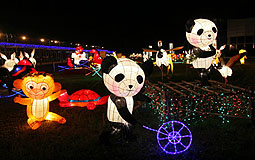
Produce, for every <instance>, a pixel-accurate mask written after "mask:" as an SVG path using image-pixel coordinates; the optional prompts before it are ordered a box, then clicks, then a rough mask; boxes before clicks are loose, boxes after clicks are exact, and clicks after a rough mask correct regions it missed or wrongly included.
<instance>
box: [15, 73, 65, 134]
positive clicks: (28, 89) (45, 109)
mask: <svg viewBox="0 0 255 160" xmlns="http://www.w3.org/2000/svg"><path fill="white" fill-rule="evenodd" d="M13 85H14V87H15V88H18V89H22V91H23V92H24V94H25V95H26V96H27V97H28V98H21V96H17V97H15V98H14V102H15V103H19V104H22V105H27V116H28V120H27V123H28V124H29V126H30V127H31V128H32V129H33V130H36V129H37V128H39V127H40V126H41V123H42V121H44V120H51V121H57V122H58V123H60V124H64V123H65V122H66V119H65V118H64V117H62V116H60V115H58V114H56V113H53V112H49V102H50V101H53V100H55V99H56V98H58V96H59V95H60V94H62V93H64V92H66V90H61V84H60V83H57V82H54V80H53V78H52V76H51V75H50V74H47V73H43V74H42V73H30V74H28V75H26V76H24V77H23V78H22V79H16V80H15V81H14V83H13Z"/></svg>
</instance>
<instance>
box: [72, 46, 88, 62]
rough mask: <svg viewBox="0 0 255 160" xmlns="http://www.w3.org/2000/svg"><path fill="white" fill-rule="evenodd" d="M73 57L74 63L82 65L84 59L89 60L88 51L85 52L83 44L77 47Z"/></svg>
mask: <svg viewBox="0 0 255 160" xmlns="http://www.w3.org/2000/svg"><path fill="white" fill-rule="evenodd" d="M71 58H72V59H73V60H74V64H75V65H77V66H79V65H80V61H82V60H84V61H86V60H87V58H86V53H85V52H83V48H82V46H78V47H76V49H75V52H74V53H72V56H71Z"/></svg>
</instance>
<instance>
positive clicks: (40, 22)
mask: <svg viewBox="0 0 255 160" xmlns="http://www.w3.org/2000/svg"><path fill="white" fill-rule="evenodd" d="M242 2H243V3H242V4H240V2H238V3H239V4H235V3H236V2H235V1H233V2H231V3H230V1H227V2H225V3H228V4H227V5H226V4H220V3H219V2H217V1H205V3H204V4H202V3H197V4H192V5H191V4H186V2H184V1H181V2H180V1H179V2H174V1H151V2H150V1H147V2H146V3H145V2H144V1H141V2H139V1H116V2H114V3H113V2H109V1H103V2H100V1H93V2H90V1H76V0H74V1H58V0H57V1H54V2H53V0H43V1H40V2H39V1H38V2H37V1H22V0H20V1H16V2H15V1H14V2H5V4H2V5H1V15H0V20H1V21H0V28H1V30H2V32H10V33H15V34H17V35H19V34H27V36H33V37H39V38H41V37H45V38H50V39H57V40H62V41H67V42H77V43H85V44H89V45H100V46H104V47H105V48H106V49H109V50H117V51H118V52H133V51H141V49H142V48H143V47H147V46H148V45H150V44H152V45H153V46H155V47H156V44H157V41H158V40H162V41H163V46H165V47H167V45H168V43H169V42H173V43H174V45H175V46H180V45H183V44H184V41H185V22H186V21H187V20H188V19H190V18H200V17H202V18H209V19H214V18H222V19H227V18H246V17H255V3H254V1H248V2H246V3H244V1H242ZM212 3H213V4H212ZM221 3H224V1H221Z"/></svg>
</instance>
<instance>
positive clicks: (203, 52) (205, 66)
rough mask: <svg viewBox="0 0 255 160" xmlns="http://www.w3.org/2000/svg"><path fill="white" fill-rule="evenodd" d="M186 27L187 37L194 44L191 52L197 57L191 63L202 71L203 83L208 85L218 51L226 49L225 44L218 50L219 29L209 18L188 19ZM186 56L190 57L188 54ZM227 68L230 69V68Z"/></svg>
mask: <svg viewBox="0 0 255 160" xmlns="http://www.w3.org/2000/svg"><path fill="white" fill-rule="evenodd" d="M185 28H186V39H187V41H188V42H189V43H190V44H191V45H192V46H193V49H192V50H191V54H193V55H195V56H196V59H194V60H192V61H191V64H192V65H193V67H194V68H196V69H198V71H199V72H200V78H201V83H202V85H208V84H209V83H208V76H209V73H210V71H211V70H212V69H213V63H214V62H215V59H216V53H217V51H218V52H219V51H220V50H222V49H224V47H225V46H222V47H221V48H220V50H217V44H216V38H217V34H218V29H217V27H216V25H215V24H214V23H213V22H212V21H210V20H208V19H202V18H200V19H195V20H188V21H187V23H186V26H185ZM188 56H189V54H188ZM186 58H187V59H189V57H187V56H186ZM216 65H218V64H216ZM214 67H215V66H214ZM219 67H220V66H219ZM217 69H220V68H217ZM227 69H228V70H230V68H227ZM231 73H232V72H231Z"/></svg>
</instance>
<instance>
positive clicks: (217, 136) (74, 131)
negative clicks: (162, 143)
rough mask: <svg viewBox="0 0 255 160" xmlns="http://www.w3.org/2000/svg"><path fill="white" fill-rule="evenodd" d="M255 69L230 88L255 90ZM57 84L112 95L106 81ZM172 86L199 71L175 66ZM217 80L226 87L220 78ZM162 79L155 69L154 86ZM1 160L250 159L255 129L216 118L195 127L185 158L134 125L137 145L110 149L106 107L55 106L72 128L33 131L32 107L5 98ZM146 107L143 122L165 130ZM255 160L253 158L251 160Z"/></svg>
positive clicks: (243, 71) (80, 78) (248, 68)
mask: <svg viewBox="0 0 255 160" xmlns="http://www.w3.org/2000/svg"><path fill="white" fill-rule="evenodd" d="M254 73H255V64H252V63H251V64H249V63H247V64H246V65H236V66H234V67H233V76H232V77H230V78H229V83H231V84H235V85H238V86H241V87H248V86H253V85H254V82H255V81H254V78H255V74H254ZM54 78H55V81H56V82H60V83H61V84H62V87H63V89H67V91H68V93H69V94H72V93H73V92H75V91H77V90H79V89H91V90H93V91H95V92H97V93H98V94H99V95H100V96H105V95H107V94H109V92H108V91H107V89H106V88H105V86H104V85H103V82H102V79H100V78H99V77H97V76H95V77H92V76H87V77H86V76H84V75H81V74H79V75H75V74H70V75H66V74H63V73H54ZM170 79H171V80H172V81H180V80H186V81H193V80H195V79H198V77H197V72H196V71H194V70H193V69H190V68H189V67H188V66H186V65H183V64H178V65H175V68H174V74H172V75H171V76H170ZM212 79H214V80H218V81H221V82H223V79H222V78H221V77H220V75H219V73H215V74H214V75H213V76H212ZM159 80H161V74H160V72H159V70H158V69H157V68H155V70H154V72H153V75H152V76H151V77H150V81H152V82H153V83H156V82H157V81H159ZM164 81H167V78H166V77H165V78H164ZM0 101H1V102H0V127H1V129H0V159H56V158H57V159H176V160H177V159H189V160H190V159H194V160H196V159H202V160H206V159H212V160H216V159H217V160H218V159H231V160H232V159H249V158H248V157H253V156H254V151H255V126H254V124H252V122H251V121H250V120H245V119H235V118H232V119H230V123H228V124H222V123H221V120H220V119H219V118H217V117H215V116H208V118H207V119H206V120H204V121H203V122H201V121H199V120H198V121H197V123H194V124H191V125H189V128H190V130H191V132H192V134H193V142H192V144H191V147H190V149H189V150H187V151H186V152H184V153H182V154H179V155H167V154H165V153H164V152H163V151H162V150H161V149H160V147H159V146H158V144H157V139H156V133H155V132H152V131H149V130H145V129H143V128H142V127H141V126H138V125H136V126H133V132H134V134H135V135H136V136H137V139H136V141H134V142H129V143H124V142H123V143H121V142H118V141H117V142H116V143H114V144H112V145H110V146H105V145H102V144H100V142H99V135H100V133H101V132H102V131H103V129H104V127H105V126H106V125H107V123H106V122H105V113H106V105H102V106H97V108H96V109H95V110H92V111H89V110H87V109H86V108H79V107H74V108H60V107H59V106H58V103H59V101H58V100H55V101H52V102H51V103H50V111H52V112H54V113H57V114H59V115H61V116H63V117H65V118H66V120H67V122H66V124H63V125H61V124H58V123H56V122H51V121H44V122H43V123H42V126H41V127H40V128H39V129H37V130H35V131H33V130H31V129H30V127H29V126H28V124H27V122H26V121H27V115H26V106H22V105H20V104H15V103H14V102H13V101H12V99H11V98H10V99H0ZM145 106H146V105H143V106H141V107H139V108H137V109H136V110H134V113H133V115H134V116H135V117H136V118H137V120H138V121H140V122H142V123H144V124H146V125H147V126H149V127H151V128H154V129H158V127H159V126H160V125H161V124H160V123H161V122H160V121H159V118H158V115H157V114H154V112H153V111H152V110H151V109H150V108H146V107H145ZM250 159H252V158H250Z"/></svg>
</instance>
